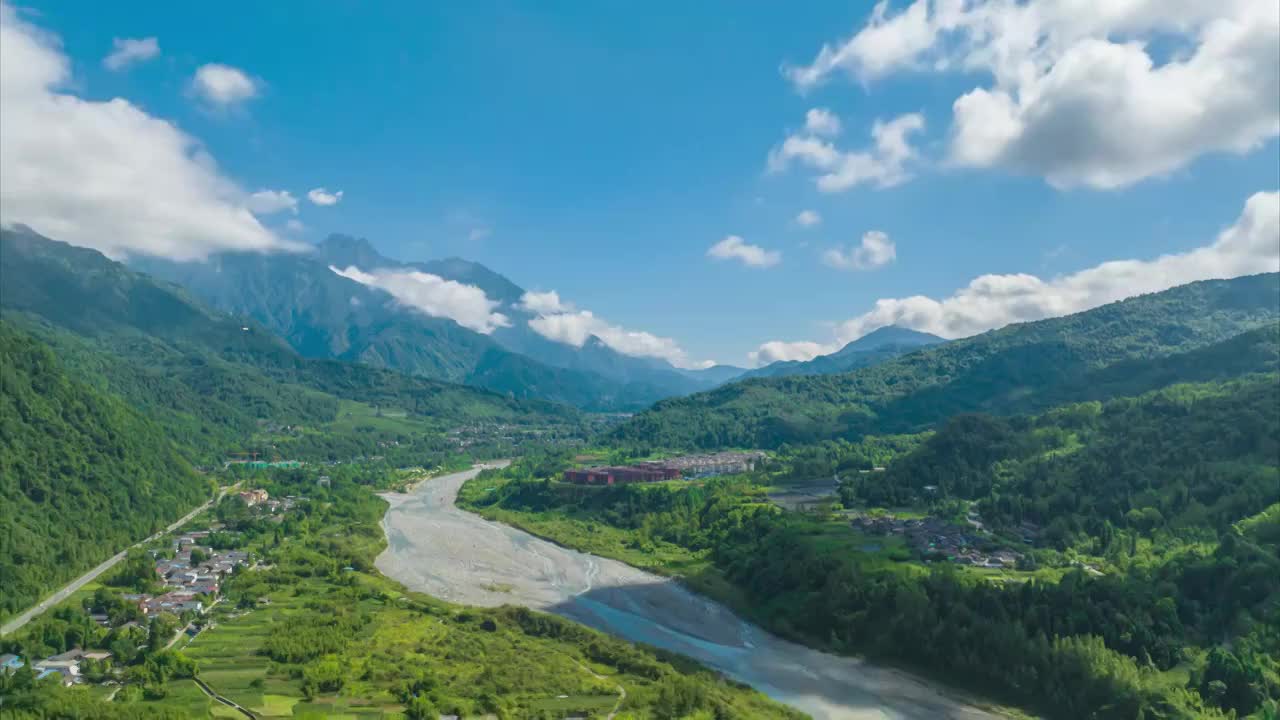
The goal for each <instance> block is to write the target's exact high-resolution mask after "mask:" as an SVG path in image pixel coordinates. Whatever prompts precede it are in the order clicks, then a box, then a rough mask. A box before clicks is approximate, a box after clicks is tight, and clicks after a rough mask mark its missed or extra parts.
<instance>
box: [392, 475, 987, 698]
mask: <svg viewBox="0 0 1280 720" xmlns="http://www.w3.org/2000/svg"><path fill="white" fill-rule="evenodd" d="M478 472H479V471H478V470H470V471H467V472H462V473H455V474H452V475H446V476H443V477H440V478H436V479H433V480H429V481H427V482H424V483H422V484H420V485H418V486H417V487H416V488H414V489H413V491H412V492H410V493H407V494H387V495H384V497H386V498H387V500H388V501H389V502H390V503H391V507H390V509H389V510H388V511H387V515H386V517H385V518H383V523H382V524H383V529H384V531H385V532H386V534H387V541H388V547H387V550H385V551H384V552H383V553H382V554H381V555H379V556H378V560H377V566H378V569H379V570H381V571H382V572H383V574H385V575H387V576H388V577H391V578H394V579H396V580H398V581H400V582H401V583H403V584H404V585H405V586H407V587H409V588H411V589H413V590H418V591H421V592H426V593H429V594H431V595H434V596H436V597H439V598H442V599H444V600H449V601H451V602H457V603H463V604H469V605H481V606H496V605H506V604H511V605H525V606H527V607H531V608H534V609H536V610H543V611H546V612H552V613H556V614H558V615H562V616H564V617H567V618H570V619H572V620H576V621H578V622H581V623H584V624H586V625H590V626H591V627H594V628H597V629H599V630H602V631H604V632H607V633H609V634H611V635H616V636H619V637H622V638H625V639H627V640H631V641H636V642H643V643H647V644H649V645H653V646H657V647H661V648H663V649H666V650H670V651H673V652H678V653H680V654H682V655H686V656H688V657H691V658H694V659H695V660H698V661H699V662H701V663H703V664H704V665H707V666H708V667H712V668H714V669H716V670H718V671H720V672H722V673H724V674H725V675H727V676H728V677H730V678H733V679H735V680H738V681H739V682H743V683H746V684H748V685H751V686H752V687H754V688H756V689H757V690H759V691H761V692H763V693H765V694H766V695H769V696H770V697H772V698H774V699H775V700H778V701H780V702H783V703H786V704H788V705H791V706H793V707H796V708H798V709H800V710H803V711H804V712H807V713H809V714H810V715H812V716H813V717H814V718H815V719H816V720H926V719H927V720H934V719H935V718H936V719H939V720H989V719H990V718H993V717H996V716H994V715H992V714H991V713H989V712H987V711H984V710H982V709H979V708H977V707H974V706H972V705H968V704H966V703H964V702H963V701H961V700H957V699H956V698H953V697H951V696H949V695H947V694H945V693H943V692H940V691H939V690H937V689H935V688H933V687H931V686H930V685H928V684H927V683H925V682H924V681H922V680H919V679H917V678H915V677H912V676H910V675H907V674H906V673H902V672H899V671H896V670H892V669H888V668H883V667H878V666H876V665H872V664H869V663H867V662H864V661H862V660H859V659H857V658H849V657H840V656H836V655H830V654H826V653H821V652H818V651H816V650H812V649H810V648H806V647H803V646H800V645H797V644H795V643H791V642H787V641H785V640H782V639H780V638H777V637H774V636H773V635H770V634H769V633H767V632H765V631H764V630H762V629H760V628H758V627H756V626H754V625H752V624H750V623H747V622H745V621H743V620H742V619H740V618H738V617H737V616H736V615H734V614H733V613H732V612H730V611H729V610H728V609H727V608H725V607H723V606H721V605H719V604H718V603H715V602H713V601H711V600H709V599H707V598H705V597H702V596H700V595H697V594H695V593H692V592H690V591H688V590H687V589H685V588H684V587H683V586H681V585H680V584H678V583H676V582H674V581H673V580H670V579H668V578H662V577H658V576H656V575H651V574H649V573H645V572H643V571H641V570H638V569H636V568H633V567H631V566H630V565H626V564H624V563H621V562H617V561H615V560H609V559H607V558H601V557H596V556H594V555H588V554H584V553H580V552H576V551H574V550H569V549H566V548H563V547H560V546H559V545H555V544H553V543H550V542H547V541H545V540H541V539H539V538H536V537H534V536H532V535H529V534H528V533H525V532H523V531H521V530H517V529H515V528H512V527H509V526H507V525H502V524H500V523H494V522H490V521H488V520H485V519H483V518H480V517H478V516H476V515H472V514H470V513H467V512H463V511H462V510H460V509H458V508H457V507H455V505H454V500H455V499H456V497H457V494H458V488H460V487H461V486H462V483H463V482H465V481H466V480H468V479H470V478H472V477H474V476H475V475H476V474H477V473H478Z"/></svg>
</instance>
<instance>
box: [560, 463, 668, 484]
mask: <svg viewBox="0 0 1280 720" xmlns="http://www.w3.org/2000/svg"><path fill="white" fill-rule="evenodd" d="M678 479H680V471H679V470H677V469H675V468H671V467H664V466H661V465H630V466H626V467H593V468H582V469H579V470H565V471H564V481H565V482H568V483H574V484H575V485H614V484H620V483H640V482H660V481H662V480H678Z"/></svg>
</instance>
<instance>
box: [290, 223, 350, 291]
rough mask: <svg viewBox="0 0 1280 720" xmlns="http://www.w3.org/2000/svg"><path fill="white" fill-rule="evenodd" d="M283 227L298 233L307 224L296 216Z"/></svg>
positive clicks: (305, 227)
mask: <svg viewBox="0 0 1280 720" xmlns="http://www.w3.org/2000/svg"><path fill="white" fill-rule="evenodd" d="M284 229H285V230H288V231H289V232H295V233H299V232H302V231H303V230H306V229H307V226H306V225H303V224H302V221H301V220H299V219H298V218H289V219H288V220H287V221H285V224H284ZM352 299H353V300H354V299H355V298H352Z"/></svg>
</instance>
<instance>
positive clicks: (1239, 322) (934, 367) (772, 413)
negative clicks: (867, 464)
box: [613, 273, 1280, 448]
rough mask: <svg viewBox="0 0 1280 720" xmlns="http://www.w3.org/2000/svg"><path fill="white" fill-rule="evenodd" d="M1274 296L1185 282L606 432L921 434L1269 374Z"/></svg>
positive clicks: (732, 391)
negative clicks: (957, 421) (977, 420)
mask: <svg viewBox="0 0 1280 720" xmlns="http://www.w3.org/2000/svg"><path fill="white" fill-rule="evenodd" d="M1277 295H1280V274H1276V273H1271V274H1266V275H1253V276H1249V277H1242V278H1236V279H1234V280H1213V281H1205V282H1198V283H1192V284H1189V285H1183V286H1180V287H1176V288H1173V289H1172V290H1167V291H1165V292H1161V293H1156V294H1152V295H1145V296H1141V297H1136V298H1131V299H1129V300H1125V301H1122V302H1118V303H1113V304H1111V305H1105V306H1103V307H1100V308H1097V309H1094V310H1089V311H1086V312H1082V313H1078V314H1076V315H1070V316H1067V317H1061V318H1054V319H1050V320H1041V321H1038V322H1031V323H1023V324H1018V325H1011V326H1009V327H1006V328H1003V329H1000V330H994V331H991V332H988V333H983V334H982V335H978V336H975V337H972V338H967V339H964V340H956V341H953V342H949V343H945V344H943V345H938V346H933V347H929V348H926V349H923V350H919V351H917V352H913V353H910V354H907V355H904V356H901V357H898V358H896V359H893V360H889V361H887V362H884V363H882V364H879V365H875V366H872V367H868V368H862V369H859V370H855V371H853V372H848V373H843V374H835V375H805V376H796V377H782V378H757V379H750V380H745V381H742V382H736V383H731V384H729V385H725V386H723V387H720V388H717V389H715V390H710V391H706V392H702V393H697V394H694V395H690V396H687V397H682V398H673V399H669V400H663V401H661V402H659V403H657V404H656V405H654V407H653V408H652V409H650V410H648V411H645V412H643V413H640V414H639V415H637V416H636V417H635V418H634V419H632V420H631V421H630V422H628V423H626V424H624V425H623V426H622V427H620V428H619V429H618V430H617V431H616V432H615V433H614V436H613V439H614V440H615V441H617V442H620V443H623V444H626V445H631V446H636V447H641V448H721V447H757V448H777V447H779V446H781V445H783V444H786V443H791V444H812V443H815V442H819V441H822V440H828V439H839V438H843V439H848V440H856V439H858V438H860V437H863V436H865V435H884V434H890V433H912V432H919V431H921V430H925V429H928V428H929V427H931V426H933V425H934V424H936V423H938V422H941V421H943V420H945V419H947V418H949V417H951V416H953V415H957V414H960V413H966V412H990V413H997V414H1014V413H1026V412H1037V411H1039V410H1044V409H1047V408H1049V407H1054V406H1057V405H1062V404H1066V403H1071V402H1078V401H1082V400H1105V399H1108V398H1110V397H1122V396H1133V395H1139V394H1141V393H1144V392H1147V391H1149V390H1155V389H1158V388H1160V387H1163V386H1164V385H1168V384H1170V383H1171V382H1181V381H1196V382H1203V381H1209V380H1219V379H1226V378H1230V377H1234V376H1236V375H1239V374H1241V373H1242V372H1265V371H1274V370H1276V369H1277V365H1278V364H1280V359H1278V358H1280V326H1277V324H1276V321H1277V319H1278V318H1280V307H1277V303H1276V297H1277ZM1249 331H1256V332H1255V333H1252V334H1246V333H1249Z"/></svg>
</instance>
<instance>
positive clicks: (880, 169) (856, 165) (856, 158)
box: [768, 111, 924, 192]
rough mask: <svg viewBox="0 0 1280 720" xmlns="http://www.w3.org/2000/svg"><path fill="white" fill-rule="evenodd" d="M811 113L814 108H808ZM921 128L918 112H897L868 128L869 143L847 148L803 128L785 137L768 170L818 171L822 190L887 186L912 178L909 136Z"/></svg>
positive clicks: (913, 157)
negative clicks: (799, 167)
mask: <svg viewBox="0 0 1280 720" xmlns="http://www.w3.org/2000/svg"><path fill="white" fill-rule="evenodd" d="M810 112H813V111H810ZM923 129H924V116H923V115H921V114H919V113H908V114H906V115H900V116H898V117H896V118H894V119H892V120H890V121H888V122H884V121H882V120H877V121H876V122H875V124H874V125H873V126H872V128H871V138H872V146H871V147H869V148H866V149H863V150H855V151H846V150H841V149H839V148H837V147H836V146H835V145H834V144H833V143H831V142H830V141H829V140H827V139H825V138H824V137H823V136H822V135H821V134H818V133H815V132H813V130H812V129H811V128H810V127H809V123H806V125H805V129H804V130H801V131H800V132H797V133H793V134H791V135H789V136H787V138H786V140H783V141H782V144H781V145H778V146H777V147H775V148H774V149H773V150H772V151H771V152H770V153H769V158H768V169H769V171H770V172H782V171H784V170H786V169H787V168H789V167H791V165H793V164H800V165H804V166H806V167H808V168H810V169H812V170H815V171H817V173H818V175H817V177H816V179H815V183H816V184H817V186H818V189H819V190H821V191H822V192H842V191H845V190H848V189H850V188H853V187H856V186H858V185H864V184H871V185H875V186H877V187H881V188H886V187H893V186H894V185H900V184H902V183H904V182H906V181H907V180H909V179H910V178H911V174H910V172H909V171H908V170H907V165H908V164H909V163H910V162H912V161H913V160H915V158H916V156H917V152H916V149H915V148H914V147H913V146H912V145H911V142H910V140H909V136H910V135H912V134H915V133H918V132H920V131H921V130H923Z"/></svg>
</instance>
